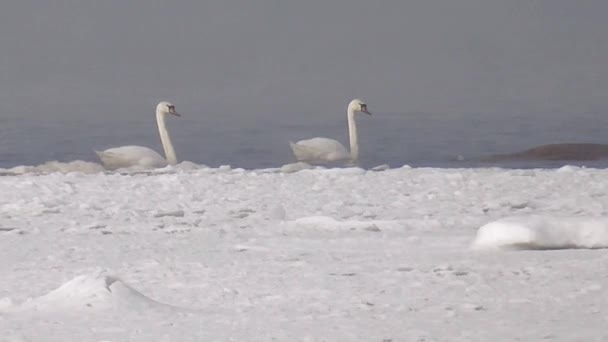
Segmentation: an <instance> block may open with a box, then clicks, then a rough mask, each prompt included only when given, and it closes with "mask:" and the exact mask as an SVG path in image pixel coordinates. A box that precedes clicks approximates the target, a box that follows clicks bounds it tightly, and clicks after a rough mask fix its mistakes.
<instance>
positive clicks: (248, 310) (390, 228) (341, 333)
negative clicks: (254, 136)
mask: <svg viewBox="0 0 608 342" xmlns="http://www.w3.org/2000/svg"><path fill="white" fill-rule="evenodd" d="M91 164H94V163H91ZM91 164H83V163H59V164H56V163H53V164H49V165H53V166H52V167H48V165H47V166H45V167H21V168H17V169H19V172H16V169H11V170H1V171H0V173H2V174H5V175H6V176H4V177H0V194H2V196H0V250H1V251H2V263H0V279H2V282H0V298H1V299H0V332H1V334H0V340H2V341H3V340H6V341H77V340H87V341H125V340H128V341H252V340H254V341H268V340H276V341H322V340H326V341H488V340H498V341H512V340H524V341H535V340H551V341H572V340H585V341H603V340H606V338H608V332H606V330H605V329H604V327H605V324H606V321H608V313H607V312H606V311H605V309H604V308H605V307H607V306H608V297H606V296H604V295H603V293H604V292H605V288H606V287H607V286H608V277H607V276H606V275H605V274H606V273H607V272H606V265H607V264H608V263H607V261H608V256H606V254H605V250H603V249H598V248H603V247H606V243H607V242H608V237H607V236H608V234H607V231H606V229H608V219H607V218H606V217H608V216H606V208H607V206H608V181H606V179H608V171H606V170H599V169H588V168H580V167H571V166H570V167H564V168H561V169H557V170H543V169H533V170H505V169H498V168H485V169H437V168H410V167H402V168H396V169H390V168H387V167H385V166H382V167H380V168H376V169H375V170H364V169H361V168H357V167H350V168H341V169H328V168H322V167H311V166H307V165H304V164H297V165H291V166H285V167H282V168H272V169H263V170H244V169H239V168H232V167H230V166H222V167H220V168H208V167H204V166H199V165H196V164H192V163H187V162H185V163H181V164H179V165H177V166H170V167H166V168H162V169H156V170H119V171H116V172H107V171H97V172H94V171H93V169H94V168H93V166H94V165H91ZM68 165H69V166H68ZM513 249H517V251H513ZM522 249H523V250H522ZM526 249H533V250H526ZM581 322H584V328H583V326H582V325H581Z"/></svg>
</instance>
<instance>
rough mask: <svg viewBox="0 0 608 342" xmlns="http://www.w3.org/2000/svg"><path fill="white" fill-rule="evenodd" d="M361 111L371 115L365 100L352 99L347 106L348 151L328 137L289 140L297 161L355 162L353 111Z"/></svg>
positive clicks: (356, 145) (356, 147)
mask: <svg viewBox="0 0 608 342" xmlns="http://www.w3.org/2000/svg"><path fill="white" fill-rule="evenodd" d="M357 112H362V113H365V114H367V115H372V113H370V112H369V111H368V110H367V105H366V104H365V102H363V101H361V100H359V99H354V100H352V101H351V102H350V103H349V104H348V107H347V110H346V115H347V118H348V136H349V138H350V152H349V151H348V150H347V149H346V147H344V145H342V144H341V143H340V142H339V141H337V140H334V139H328V138H312V139H307V140H300V141H298V142H296V143H294V142H291V141H290V142H289V145H290V146H291V149H292V150H293V154H294V155H295V156H296V159H297V160H298V161H303V162H307V163H323V162H338V161H340V162H341V161H348V162H352V163H355V162H357V160H358V159H359V143H358V141H357V124H356V122H355V113H357Z"/></svg>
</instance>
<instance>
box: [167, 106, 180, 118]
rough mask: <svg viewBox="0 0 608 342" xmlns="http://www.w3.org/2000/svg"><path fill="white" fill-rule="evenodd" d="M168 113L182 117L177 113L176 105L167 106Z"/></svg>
mask: <svg viewBox="0 0 608 342" xmlns="http://www.w3.org/2000/svg"><path fill="white" fill-rule="evenodd" d="M167 110H168V113H169V114H171V115H175V116H181V115H180V114H179V113H178V112H176V111H175V106H174V105H167Z"/></svg>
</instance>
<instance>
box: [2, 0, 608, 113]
mask: <svg viewBox="0 0 608 342" xmlns="http://www.w3.org/2000/svg"><path fill="white" fill-rule="evenodd" d="M607 13H608V1H605V0H581V1H573V0H537V1H534V0H526V1H524V0H417V1H406V0H384V1H369V0H306V1H303V0H300V1H289V0H257V1H256V0H221V1H199V0H186V1H160V0H131V1H123V0H120V1H118V0H103V1H102V0H98V1H91V0H89V1H83V0H73V1H67V0H64V1H58V0H47V1H31V0H20V1H10V2H8V1H7V2H3V3H2V4H1V5H0V47H1V53H0V100H1V101H0V116H11V117H13V116H23V117H24V118H26V119H33V118H43V117H45V118H55V117H57V118H65V117H72V116H81V117H83V118H88V117H96V118H100V119H103V120H110V121H111V120H123V119H124V116H129V117H135V116H140V115H142V113H148V112H150V111H151V110H153V108H154V106H155V104H156V102H157V101H158V100H161V99H168V100H171V101H173V102H175V103H176V105H177V106H178V108H179V109H181V110H182V111H184V112H188V113H191V114H196V115H204V114H205V113H213V115H226V116H231V115H234V116H236V117H237V118H239V119H244V120H245V119H247V120H255V119H256V118H258V117H268V116H275V117H279V116H280V118H281V120H287V121H288V120H298V121H302V120H308V119H310V120H316V119H317V118H319V117H322V116H323V115H326V113H335V112H337V111H342V110H343V109H344V107H345V105H346V102H347V101H348V100H350V99H351V98H353V97H362V98H364V99H365V100H367V102H368V103H369V104H370V108H372V109H375V110H376V111H380V112H403V113H407V112H433V113H446V114H451V113H460V114H463V113H468V112H489V113H497V114H496V115H498V113H512V112H518V113H522V112H523V113H525V112H534V113H539V112H545V113H552V112H555V111H561V112H571V113H573V114H576V113H578V112H586V111H606V110H607V109H608V20H606V14H607ZM304 114H305V115H304Z"/></svg>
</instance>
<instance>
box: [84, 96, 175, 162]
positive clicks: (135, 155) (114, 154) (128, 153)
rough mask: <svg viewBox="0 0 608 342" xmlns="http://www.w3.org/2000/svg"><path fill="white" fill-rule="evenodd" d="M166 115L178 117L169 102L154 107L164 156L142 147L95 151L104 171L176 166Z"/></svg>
mask: <svg viewBox="0 0 608 342" xmlns="http://www.w3.org/2000/svg"><path fill="white" fill-rule="evenodd" d="M168 114H171V115H175V116H180V115H179V114H178V113H177V112H176V111H175V106H174V105H172V104H171V103H169V102H165V101H163V102H160V103H159V104H158V105H157V106H156V123H157V124H158V132H159V134H160V140H161V143H162V145H163V149H164V151H165V156H166V158H164V157H163V156H161V155H160V154H159V153H158V152H156V151H154V150H153V149H150V148H148V147H144V146H132V145H131V146H122V147H115V148H110V149H107V150H105V151H95V153H97V156H98V157H99V159H100V160H101V163H102V164H103V166H104V167H105V168H106V169H109V170H115V169H120V168H126V167H134V166H136V167H142V168H157V167H164V166H167V165H169V164H171V165H175V164H177V156H176V155H175V150H174V149H173V144H172V143H171V138H170V137H169V132H168V131H167V127H166V124H165V118H166V116H167V115H168Z"/></svg>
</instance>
